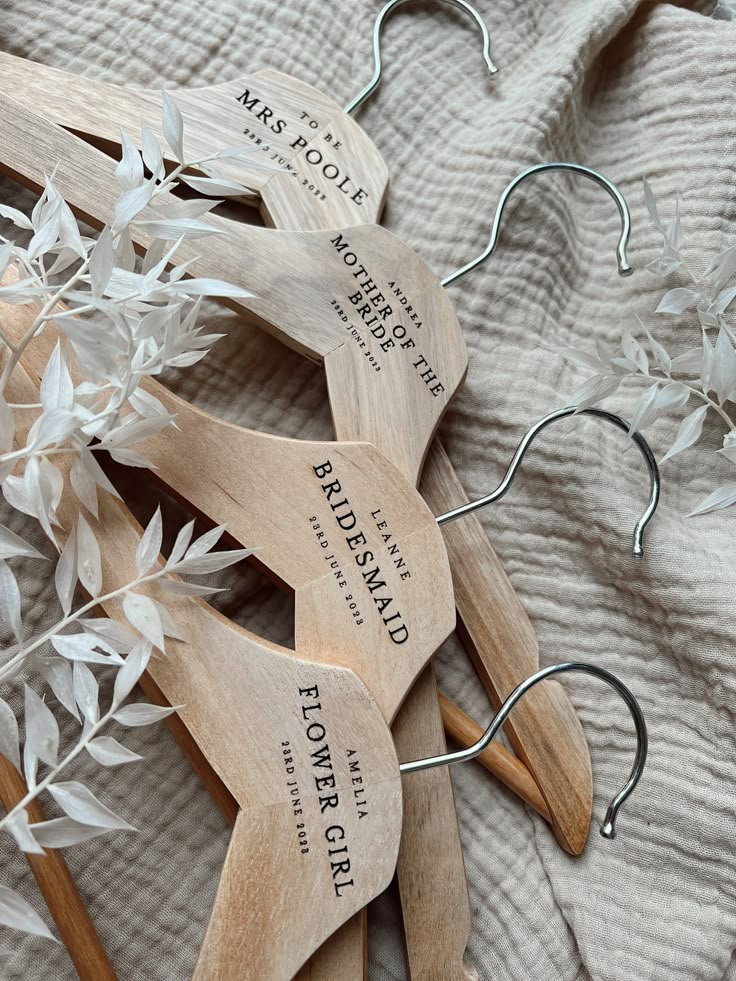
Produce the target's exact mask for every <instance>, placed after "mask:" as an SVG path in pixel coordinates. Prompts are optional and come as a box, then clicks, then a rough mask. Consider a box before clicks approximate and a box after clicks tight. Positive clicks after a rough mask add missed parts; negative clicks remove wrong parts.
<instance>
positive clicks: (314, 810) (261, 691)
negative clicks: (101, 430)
mask: <svg viewBox="0 0 736 981" xmlns="http://www.w3.org/2000/svg"><path fill="white" fill-rule="evenodd" d="M8 391H9V392H10V393H11V397H12V400H13V401H14V402H21V403H27V402H31V401H32V400H33V397H34V395H35V393H37V391H38V389H37V387H36V385H35V384H34V383H33V382H32V380H31V378H30V377H29V376H26V375H24V374H23V372H22V370H20V369H19V370H17V371H16V372H15V373H14V375H13V377H12V379H11V382H10V385H9V389H8ZM24 435H25V434H24V433H21V434H20V437H21V439H22V438H23V437H24ZM99 507H100V519H101V520H100V523H99V524H98V523H97V522H95V533H96V535H97V537H98V541H100V543H101V544H102V546H103V547H102V557H103V581H104V582H105V583H106V585H107V586H108V587H109V588H110V589H112V590H114V589H115V588H119V587H121V586H122V585H123V584H124V583H125V582H127V581H129V579H130V578H132V577H134V576H135V553H136V549H137V546H138V543H139V540H140V537H139V536H140V529H139V528H138V527H137V525H136V524H135V522H134V520H133V519H132V518H131V516H130V514H129V513H128V512H127V510H126V508H125V506H124V505H123V504H122V503H121V502H119V501H116V500H114V499H112V498H111V497H110V496H109V495H107V494H106V493H104V492H103V494H102V495H101V498H100V501H99ZM76 512H77V506H76V502H75V501H74V500H72V499H71V497H70V496H69V495H67V497H66V499H65V500H64V501H62V503H61V505H60V507H59V509H58V515H59V517H60V519H61V521H62V523H63V525H64V526H65V527H66V528H70V527H72V526H73V525H74V523H75V521H76ZM61 537H62V539H63V535H62V536H61ZM159 588H160V587H159V586H158V584H156V583H153V584H148V585H147V586H146V587H144V588H143V591H145V592H146V593H147V594H149V595H150V596H151V597H152V598H154V599H156V598H157V597H159ZM166 604H167V606H168V607H169V609H170V610H171V613H172V616H173V618H174V620H175V622H177V623H178V624H179V625H180V626H181V627H182V628H183V630H184V633H185V634H186V636H187V638H188V640H187V642H177V641H173V642H171V643H170V644H169V645H168V651H167V655H166V657H163V658H156V659H153V660H152V661H151V662H150V667H149V671H150V673H151V674H152V676H153V678H154V681H155V682H156V684H157V685H158V686H159V688H160V689H161V691H162V692H163V693H164V695H165V696H166V698H167V699H168V700H169V701H170V702H171V703H172V704H179V705H181V708H180V709H179V712H180V714H181V716H182V718H183V719H184V721H185V723H186V725H187V728H188V729H189V730H190V731H191V732H192V734H193V735H194V737H195V739H196V740H197V743H198V745H199V746H200V747H201V749H202V751H203V752H204V754H205V756H206V757H207V760H208V761H209V763H210V764H211V765H212V766H213V767H214V768H215V770H216V771H217V772H218V773H219V775H220V777H221V778H222V779H223V781H224V782H225V784H226V785H227V787H228V789H229V790H230V792H231V793H232V794H233V796H234V797H235V799H236V800H237V801H238V803H239V805H240V812H239V814H238V818H237V820H236V824H235V828H234V831H233V836H232V839H231V843H230V847H229V849H228V854H227V858H226V861H225V866H224V869H223V873H222V878H221V881H220V886H219V889H218V893H217V897H216V900H215V906H214V909H213V912H212V916H211V919H210V923H209V927H208V930H207V934H206V936H205V940H204V944H203V946H202V950H201V952H200V957H199V960H198V962H197V966H196V969H195V973H194V978H195V981H210V979H212V978H222V979H223V981H224V979H226V978H227V979H228V981H239V979H243V981H286V979H289V978H291V977H293V975H294V974H295V972H296V971H297V970H298V969H299V968H300V966H301V965H302V964H303V963H304V961H305V960H306V959H307V958H308V957H309V956H310V954H311V953H312V952H313V951H314V950H316V948H317V947H318V946H319V945H320V944H321V943H322V942H323V941H324V940H325V939H326V938H327V937H328V936H330V934H331V933H332V932H333V931H334V930H335V929H337V928H338V927H339V926H340V924H341V923H343V922H345V920H346V919H347V918H348V917H350V916H351V915H352V914H354V913H355V912H356V911H357V910H358V909H360V908H362V906H364V905H365V904H366V903H367V902H368V901H370V899H372V898H373V897H374V896H376V895H377V894H378V893H379V892H380V891H382V890H383V889H384V888H385V887H386V885H387V884H388V882H389V881H390V879H391V876H392V874H393V870H394V867H395V862H396V857H397V853H398V847H399V840H400V836H401V811H402V804H401V798H402V789H401V773H404V774H407V775H408V774H412V773H416V772H418V771H420V770H423V769H425V768H434V767H437V766H441V765H444V764H445V763H448V764H449V763H457V762H462V761H463V760H468V759H472V758H473V757H474V756H476V755H478V754H479V753H480V752H482V751H483V749H484V748H485V747H486V746H487V745H488V743H489V742H490V741H491V739H493V737H494V736H495V734H496V732H498V731H499V729H500V728H501V726H502V724H503V722H504V721H505V718H506V716H507V715H508V714H509V712H510V711H511V710H512V708H513V707H514V705H515V704H516V702H517V701H519V699H521V698H522V697H523V696H524V694H525V693H526V692H527V691H528V690H529V689H530V688H531V687H532V686H533V685H536V684H537V683H539V682H540V681H543V680H545V679H546V678H548V677H551V676H552V675H553V674H556V673H560V672H567V671H585V672H587V673H590V674H592V675H594V676H597V677H599V678H600V679H602V680H604V681H605V682H606V683H607V684H609V685H611V686H612V687H613V688H614V689H615V690H616V691H617V692H618V693H619V694H620V695H621V697H622V698H623V699H624V701H625V702H626V704H627V706H628V708H629V710H630V712H631V715H632V718H633V719H634V722H635V726H636V732H637V753H636V758H635V762H634V767H633V769H632V771H631V774H630V776H629V778H628V780H627V782H626V784H625V785H624V787H623V788H622V790H621V791H620V792H619V793H618V794H617V795H616V797H615V798H614V800H613V801H612V803H611V805H610V806H609V809H608V812H607V814H606V819H605V821H604V824H603V827H602V829H601V830H602V833H603V834H604V836H606V837H609V838H610V837H613V836H614V833H615V820H616V815H617V812H618V811H619V809H620V807H621V806H622V804H623V803H624V802H625V800H626V799H627V798H628V796H629V795H630V794H631V792H632V791H633V789H634V788H635V786H636V784H637V783H638V781H639V779H640V777H641V774H642V772H643V768H644V763H645V760H646V752H647V737H646V725H645V722H644V719H643V717H642V715H641V711H640V709H639V706H638V704H637V702H636V699H635V698H634V696H633V695H632V694H631V692H630V691H629V690H628V689H627V688H626V687H625V685H623V684H622V682H620V681H619V680H618V679H617V678H616V677H615V676H613V675H610V674H609V673H608V672H607V671H605V670H604V669H602V668H598V667H594V666H591V665H582V664H576V663H574V662H572V663H565V664H561V665H553V666H551V667H549V668H546V669H545V670H544V671H541V672H538V673H537V674H536V675H535V676H533V677H531V678H529V679H526V681H525V682H524V683H523V684H522V685H520V686H519V687H518V688H517V689H516V690H515V691H514V693H512V695H511V697H510V698H509V699H508V700H507V702H506V703H505V704H504V706H503V707H502V709H501V711H500V712H499V713H498V714H497V716H496V717H495V718H494V720H493V722H492V723H491V725H490V726H489V727H488V729H487V730H486V732H485V734H484V737H483V739H482V740H480V741H479V742H478V743H477V744H476V745H475V746H473V747H471V748H470V749H467V750H462V751H458V752H456V753H450V754H447V755H446V756H439V757H438V756H435V757H430V758H426V759H419V760H415V761H412V762H409V763H405V764H402V765H401V766H399V765H398V763H397V759H396V753H395V750H394V747H393V743H392V740H391V735H390V732H389V730H388V727H387V725H386V723H385V721H384V719H383V716H382V714H381V712H380V710H379V708H378V706H377V704H376V703H375V702H374V701H373V699H372V697H371V695H370V693H369V692H368V691H367V690H366V688H365V687H364V686H363V685H362V684H361V682H360V681H359V680H358V678H357V676H356V675H355V674H353V672H351V671H350V670H348V669H345V668H338V667H333V666H327V665H324V664H320V663H317V662H315V661H306V660H303V659H301V658H300V657H298V656H295V655H294V653H293V652H291V651H288V650H285V649H283V648H279V647H278V646H277V645H274V644H270V643H267V642H266V641H264V640H262V639H261V638H258V637H256V636H255V635H253V634H252V633H250V632H248V631H246V630H244V629H242V628H240V627H237V626H235V625H233V624H232V623H230V622H229V621H228V620H226V619H225V618H224V617H222V616H221V615H219V614H218V613H216V612H215V611H214V610H213V609H212V608H211V607H209V606H208V605H207V604H206V603H204V601H202V600H200V599H198V598H190V597H183V596H175V597H173V598H172V596H171V594H170V593H167V594H166ZM105 609H106V612H107V613H108V614H109V615H112V616H115V615H116V614H117V613H118V612H119V611H118V607H117V604H116V602H114V601H111V602H110V603H109V604H106V605H105ZM205 652H206V653H205ZM244 747H247V754H246V756H245V758H244V749H243V748H244ZM356 773H358V774H359V777H360V788H361V793H360V794H359V795H356V794H355V793H354V789H355V779H356Z"/></svg>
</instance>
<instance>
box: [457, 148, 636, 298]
mask: <svg viewBox="0 0 736 981" xmlns="http://www.w3.org/2000/svg"><path fill="white" fill-rule="evenodd" d="M552 171H564V172H566V173H570V174H579V175H580V176H581V177H587V178H588V179H589V180H591V181H593V182H594V183H595V184H598V185H599V186H600V187H602V188H603V189H604V190H605V191H607V192H608V193H609V195H610V196H611V197H612V198H613V200H614V202H615V204H616V207H617V208H618V213H619V215H620V216H621V236H620V238H619V240H618V245H617V246H616V262H617V264H618V274H619V276H630V275H631V273H632V269H631V266H630V265H629V262H628V259H627V257H626V245H627V243H628V241H629V233H630V232H631V215H630V214H629V207H628V205H627V204H626V199H625V198H624V196H623V194H622V193H621V192H620V191H619V189H618V188H617V187H616V185H615V184H612V183H611V181H609V180H608V178H607V177H604V176H603V174H599V173H598V171H597V170H591V168H590V167H584V166H583V165H582V164H576V163H543V164H537V165H536V166H534V167H528V168H527V169H526V170H524V171H522V172H521V173H520V174H519V175H518V176H517V177H515V178H514V179H513V180H512V181H511V183H510V184H509V185H508V186H507V187H506V190H505V191H504V192H503V194H502V195H501V200H500V201H499V202H498V207H497V208H496V215H495V217H494V219H493V228H492V229H491V238H490V241H489V243H488V246H487V248H486V249H485V251H484V252H482V253H481V255H479V256H478V257H477V259H473V261H472V262H468V263H467V264H466V265H464V266H463V267H462V269H458V271H457V272H454V273H452V274H451V275H450V276H445V278H444V279H443V280H442V285H443V286H449V285H450V283H455V282H457V280H458V279H460V277H461V276H464V275H465V274H466V273H469V272H470V271H471V269H475V267H476V266H479V265H480V264H481V263H482V262H485V261H486V259H487V258H488V257H489V256H491V255H493V253H494V252H495V251H496V246H497V245H498V236H499V232H500V230H501V218H502V217H503V213H504V209H505V208H506V204H507V203H508V200H509V198H510V197H511V195H512V194H513V192H514V191H515V190H516V188H517V187H518V186H519V184H521V183H523V181H525V180H526V179H527V178H528V177H534V176H535V175H536V174H546V173H550V172H552Z"/></svg>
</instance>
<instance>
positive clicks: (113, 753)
mask: <svg viewBox="0 0 736 981" xmlns="http://www.w3.org/2000/svg"><path fill="white" fill-rule="evenodd" d="M193 527H194V522H193V521H190V522H189V523H188V524H187V525H185V526H184V527H183V528H182V529H181V530H180V532H179V534H178V536H177V538H176V541H175V543H174V546H173V548H172V551H171V554H170V556H169V559H168V561H167V562H165V563H164V564H163V565H161V564H159V563H158V556H159V553H160V549H161V539H162V531H163V529H162V522H161V512H160V510H159V509H157V510H156V512H155V514H154V516H153V517H152V518H151V521H150V522H149V524H148V527H147V528H146V530H145V532H144V534H143V536H142V538H141V540H140V543H139V545H138V549H137V552H136V572H137V576H136V578H135V579H134V580H132V581H131V582H129V583H127V584H125V585H124V586H122V587H119V588H117V589H114V590H110V591H108V592H106V593H103V591H102V573H101V558H100V550H99V545H98V543H97V541H96V539H95V536H94V533H93V531H92V529H91V528H90V526H89V524H88V523H87V522H86V521H85V519H84V517H83V516H81V515H80V518H79V523H78V525H77V528H76V530H75V533H73V534H72V535H70V537H69V540H68V542H67V544H66V546H65V547H64V550H63V551H62V554H61V557H60V559H59V562H58V565H57V572H56V588H57V593H58V595H59V600H60V602H61V604H62V608H64V610H65V613H66V615H65V616H64V617H63V618H62V619H61V620H59V622H58V623H56V624H55V625H54V626H53V627H51V628H49V629H48V630H46V631H44V632H43V633H42V634H40V635H39V636H38V637H36V638H34V639H33V640H31V641H30V642H29V643H27V644H25V645H24V646H23V647H22V649H21V650H20V651H18V652H17V653H16V654H15V655H14V656H13V657H12V658H11V659H10V660H9V661H8V662H7V663H6V664H4V665H3V666H2V668H0V680H3V681H4V680H8V679H9V678H10V677H12V676H14V675H15V674H16V673H17V672H18V670H19V668H20V667H21V666H22V665H23V664H24V663H26V662H27V661H28V659H29V658H33V660H34V665H35V667H36V668H37V669H38V670H39V671H40V673H41V674H42V675H43V676H44V677H45V679H46V681H47V683H48V685H49V687H50V688H51V690H52V692H53V694H54V695H55V696H56V698H57V700H58V701H59V703H60V704H61V705H62V706H63V707H64V708H65V709H66V711H67V712H68V713H69V714H70V715H71V716H72V717H73V718H74V719H75V720H76V721H77V722H78V723H80V724H81V725H82V729H81V732H80V734H79V737H78V739H77V740H76V742H75V743H74V744H73V745H72V746H71V747H69V748H68V750H67V751H66V753H65V754H64V756H63V757H61V758H60V757H59V742H60V732H59V725H58V723H57V721H56V718H55V716H54V714H53V712H52V711H51V709H50V708H49V706H48V705H47V704H46V703H45V702H44V700H43V699H42V698H41V697H40V696H39V695H38V694H37V693H36V692H35V691H34V690H33V688H31V687H29V686H28V685H25V709H24V722H25V743H24V745H23V750H22V754H21V747H20V738H19V726H18V720H17V719H16V717H15V714H14V713H13V711H12V709H11V708H10V706H9V705H8V703H7V702H6V701H4V700H3V699H2V698H0V753H2V755H3V756H5V757H6V759H8V760H9V761H10V763H12V765H13V766H15V767H16V769H18V771H19V772H22V773H23V775H24V777H25V780H26V785H27V787H28V792H27V793H26V795H25V796H24V797H23V799H22V800H21V801H19V803H18V804H17V805H16V806H15V807H14V808H13V809H12V810H11V811H10V812H9V813H8V814H7V815H6V816H5V817H4V818H3V819H2V820H0V832H6V833H8V834H10V835H12V837H13V838H14V839H15V842H16V844H17V845H18V847H19V848H20V849H21V850H22V851H24V852H30V853H42V852H43V850H44V848H64V847H66V846H68V845H73V844H78V843H79V842H82V841H87V840H89V839H90V838H94V837H96V836H98V835H101V834H105V833H106V832H108V831H115V830H132V829H131V827H130V825H129V824H128V822H127V821H125V820H124V819H123V818H121V817H119V816H118V815H116V814H115V813H113V812H112V811H111V810H110V809H109V808H108V807H107V806H106V805H105V804H103V803H102V802H101V801H99V800H98V799H97V798H96V797H95V795H94V794H93V793H92V791H91V790H89V789H88V788H87V787H85V786H84V785H83V784H82V783H80V782H79V781H74V780H72V781H63V782H62V781H60V780H59V777H60V776H61V774H62V773H63V772H64V771H65V770H67V769H68V767H69V766H70V764H72V763H73V762H74V760H75V759H77V757H79V756H80V755H81V754H82V753H83V752H85V751H86V752H87V753H88V754H89V755H90V756H91V757H92V758H93V759H95V760H96V761H97V762H98V763H100V764H101V765H103V766H119V765H121V764H124V763H131V762H135V761H136V760H139V759H140V758H141V757H139V756H137V755H136V754H135V753H132V752H131V751H130V750H128V749H126V748H125V746H123V745H121V744H120V743H119V742H118V741H117V740H116V739H115V738H113V737H112V736H109V735H101V732H102V730H103V729H104V728H105V727H106V726H108V725H109V723H111V722H117V723H119V724H120V725H123V726H144V725H150V724H151V723H154V722H158V721H160V720H161V719H164V718H165V717H166V716H167V715H169V714H170V713H171V712H173V711H175V708H162V707H159V706H155V705H149V704H147V703H142V704H141V703H137V704H133V705H125V704H124V702H125V699H126V698H127V697H128V695H129V694H130V692H131V691H132V689H133V687H134V686H135V685H136V684H137V682H138V680H139V679H140V677H141V675H142V674H143V672H144V671H145V670H146V668H147V666H148V662H149V659H150V657H151V654H152V651H153V649H154V647H157V648H158V649H159V650H160V651H161V652H162V653H163V652H164V646H165V639H164V638H165V637H167V636H168V637H175V638H177V639H179V640H181V639H183V638H182V637H181V635H180V633H179V632H178V630H177V628H176V624H175V623H174V622H173V620H172V618H171V615H170V613H169V611H168V610H167V608H166V606H165V605H164V604H163V603H162V602H160V601H158V600H154V599H152V598H151V597H150V596H147V595H146V594H145V593H144V592H140V589H141V587H143V586H146V585H148V584H150V583H152V582H155V581H159V582H160V583H161V584H162V585H163V587H164V588H168V589H169V590H170V591H172V592H173V593H178V594H182V593H183V594H185V595H200V596H201V595H206V594H207V593H208V592H213V591H214V590H213V589H211V588H208V587H204V586H201V585H199V584H196V583H188V582H184V581H182V580H180V579H179V578H178V577H179V576H180V575H181V574H183V573H189V574H196V575H199V574H203V573H210V572H215V571H218V570H220V569H224V568H227V567H228V566H231V565H233V564H234V563H236V562H239V561H240V560H241V559H243V558H245V557H246V556H248V555H250V554H251V552H250V550H249V549H232V550H229V551H217V552H213V551H212V549H213V548H214V546H215V545H216V544H217V542H218V540H219V538H220V536H221V535H222V533H223V531H224V528H222V527H218V528H214V529H212V530H211V531H208V532H206V533H205V534H204V535H202V536H201V537H200V538H198V539H196V541H194V542H192V541H191V539H192V531H193ZM78 575H79V579H80V582H82V583H83V585H84V586H85V588H86V589H87V590H88V591H89V592H91V593H92V597H93V598H92V599H91V600H90V601H89V602H88V603H85V604H84V605H82V606H80V607H79V608H78V609H77V610H75V611H74V612H71V610H70V608H69V605H70V602H71V596H72V594H73V592H74V587H75V585H76V583H77V576H78ZM115 599H122V608H123V613H124V615H125V617H126V619H127V621H128V622H127V624H120V623H117V622H115V621H113V620H110V619H107V618H94V619H91V618H85V614H87V613H89V612H90V611H91V610H92V609H93V608H94V607H95V606H98V605H99V604H104V603H106V602H108V601H112V600H115ZM72 625H76V626H79V627H81V628H82V629H81V631H80V632H78V633H63V632H62V631H64V630H65V629H67V628H68V627H70V626H72ZM47 642H50V643H51V645H52V646H53V648H54V650H55V651H56V653H57V655H58V656H52V657H44V656H42V655H41V654H40V648H41V647H42V646H43V645H45V644H46V643H47ZM125 652H127V657H125V658H123V657H121V654H122V653H125ZM88 664H96V665H104V666H105V667H111V668H113V669H114V670H115V671H116V672H117V674H116V676H115V686H114V693H113V697H112V701H111V703H110V705H109V707H108V709H107V710H106V711H105V712H104V713H103V712H102V711H101V709H100V704H99V685H98V682H97V679H96V677H95V675H94V673H93V672H92V670H91V669H90V668H89V667H88ZM21 759H22V763H21ZM40 765H45V766H46V767H48V771H47V773H46V774H45V775H44V776H43V778H42V779H40V780H39V779H38V769H39V766H40ZM44 792H48V793H49V794H50V795H51V797H52V798H53V799H54V800H55V801H56V803H57V804H58V805H59V806H60V807H61V808H62V810H63V811H64V813H65V815H66V816H65V817H63V818H54V819H52V820H49V821H44V822H42V823H40V824H30V823H29V819H28V813H27V810H26V808H27V807H28V805H29V804H30V803H31V802H32V801H34V800H35V799H36V798H38V797H39V796H40V795H41V794H42V793H44ZM26 907H27V904H25V901H24V900H23V899H22V898H21V897H20V896H18V895H17V894H15V893H13V892H12V890H9V889H6V888H3V889H0V923H3V924H5V925H6V926H12V927H15V928H16V929H24V930H26V931H28V932H31V933H42V934H43V935H44V936H48V935H49V932H48V930H47V928H46V926H45V924H44V923H43V920H41V919H40V918H39V917H38V915H37V914H36V913H35V911H33V909H32V908H31V907H27V908H26Z"/></svg>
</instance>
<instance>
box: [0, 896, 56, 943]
mask: <svg viewBox="0 0 736 981" xmlns="http://www.w3.org/2000/svg"><path fill="white" fill-rule="evenodd" d="M0 923H1V924H2V925H3V926H6V927H10V928H11V929H12V930H22V931H23V932H24V933H32V934H33V935H34V936H37V937H46V938H47V939H48V940H53V941H54V943H58V940H57V939H56V937H55V936H54V935H53V933H51V931H50V930H49V928H48V927H47V926H46V924H45V923H44V922H43V920H42V919H41V917H40V916H39V915H38V913H37V912H36V911H35V909H34V908H33V907H32V906H31V905H29V903H27V902H26V901H25V899H23V898H22V897H21V896H19V895H18V893H17V892H14V891H13V890H12V889H8V887H7V886H0Z"/></svg>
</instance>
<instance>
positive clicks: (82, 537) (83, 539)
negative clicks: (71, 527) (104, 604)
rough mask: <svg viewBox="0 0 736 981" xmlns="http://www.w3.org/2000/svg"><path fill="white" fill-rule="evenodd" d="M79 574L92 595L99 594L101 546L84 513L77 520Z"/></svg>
mask: <svg viewBox="0 0 736 981" xmlns="http://www.w3.org/2000/svg"><path fill="white" fill-rule="evenodd" d="M77 575H78V576H79V582H80V583H81V584H82V586H83V587H84V589H86V590H87V592H88V593H89V594H90V596H99V593H100V590H101V589H102V557H101V555H100V546H99V543H98V541H97V539H96V538H95V534H94V532H93V531H92V529H91V528H90V526H89V524H88V523H87V519H86V518H85V517H84V515H83V514H80V515H79V518H78V520H77Z"/></svg>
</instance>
